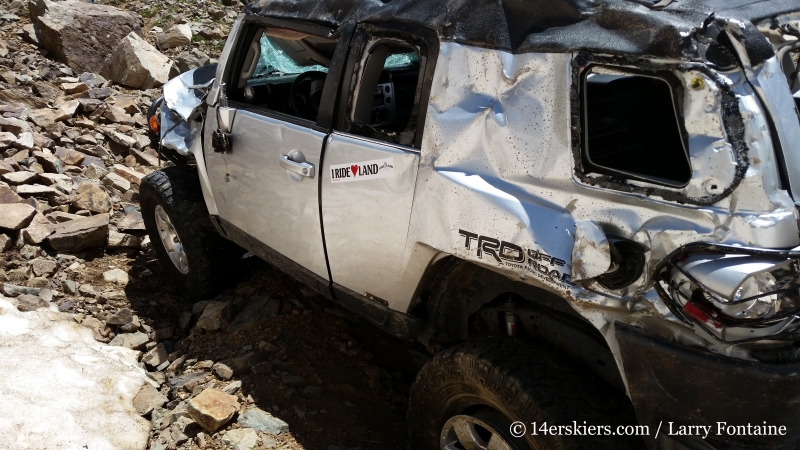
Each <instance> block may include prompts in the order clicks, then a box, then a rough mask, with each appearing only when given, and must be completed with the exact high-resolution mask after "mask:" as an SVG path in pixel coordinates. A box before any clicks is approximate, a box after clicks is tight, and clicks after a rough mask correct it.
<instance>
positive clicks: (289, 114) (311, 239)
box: [204, 18, 349, 291]
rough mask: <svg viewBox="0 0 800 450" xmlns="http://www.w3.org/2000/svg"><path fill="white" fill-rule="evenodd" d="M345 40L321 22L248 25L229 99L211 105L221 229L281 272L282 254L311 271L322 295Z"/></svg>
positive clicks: (230, 76) (210, 150)
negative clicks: (328, 183)
mask: <svg viewBox="0 0 800 450" xmlns="http://www.w3.org/2000/svg"><path fill="white" fill-rule="evenodd" d="M348 40H349V36H348V37H347V39H345V41H348ZM339 41H340V39H339V38H338V37H337V36H335V34H334V32H333V30H330V29H328V28H325V27H322V26H317V25H312V24H308V23H294V22H289V21H272V20H268V19H263V18H259V19H257V20H251V21H246V22H245V23H244V24H243V26H242V30H241V32H240V33H239V37H238V38H237V42H236V43H235V44H234V45H235V48H234V49H233V50H232V52H231V56H230V59H229V62H228V63H227V66H228V67H226V68H225V69H224V76H223V78H224V79H223V80H220V81H224V82H225V83H226V86H224V87H222V88H221V89H222V91H223V92H224V93H225V94H226V97H227V98H221V99H220V101H219V102H218V104H219V105H220V106H217V107H216V108H213V109H211V110H210V111H209V114H208V120H209V122H208V124H207V126H206V131H205V139H206V145H205V149H204V152H205V157H206V161H207V164H208V176H209V179H210V181H211V186H212V191H213V196H214V199H215V201H216V204H217V209H218V212H219V218H220V223H221V226H222V228H223V229H224V230H225V231H226V232H227V233H228V234H229V235H231V237H232V238H234V240H236V241H237V242H239V243H243V242H244V243H246V244H247V245H245V246H247V247H248V248H249V249H250V250H251V251H254V250H253V247H258V249H259V251H254V253H256V254H257V255H259V256H261V257H262V258H265V259H267V260H268V261H270V262H273V263H276V264H279V267H281V268H282V269H288V271H289V272H292V271H293V270H292V269H296V268H297V267H296V266H294V265H292V264H290V266H291V267H287V266H286V265H284V264H282V261H284V260H285V258H282V257H286V258H288V259H289V260H291V261H293V262H294V263H296V264H297V265H299V266H300V267H301V268H304V269H307V270H308V271H310V272H312V273H313V277H312V278H315V279H314V280H311V281H317V285H314V283H310V284H312V286H313V287H315V288H317V290H324V291H328V289H329V288H328V285H329V275H328V269H327V264H326V260H325V253H324V249H323V242H322V230H321V225H320V210H319V165H320V158H321V154H322V149H323V144H324V141H325V138H326V136H327V134H328V131H329V130H330V116H331V114H332V108H333V104H334V102H335V98H336V93H337V91H338V78H340V74H341V69H336V67H335V65H333V64H332V60H335V59H336V58H334V53H335V52H337V51H339V52H342V55H343V56H346V51H347V42H343V43H342V48H338V45H339ZM340 59H344V58H343V57H341V58H340ZM326 90H328V91H330V92H331V94H328V95H327V96H326V94H325V92H326ZM223 97H224V96H223ZM226 104H227V106H226ZM325 111H328V112H327V114H325V113H324V112H325ZM320 116H327V117H328V119H327V120H328V124H327V125H325V124H320V123H319V122H318V119H319V117H320ZM215 132H216V133H217V136H216V137H215V136H214V134H215ZM222 138H226V139H222ZM223 140H227V143H226V144H225V145H222V144H221V143H220V141H223ZM243 245H244V244H243ZM304 281H309V280H307V279H306V280H304Z"/></svg>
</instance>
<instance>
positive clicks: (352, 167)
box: [350, 164, 358, 176]
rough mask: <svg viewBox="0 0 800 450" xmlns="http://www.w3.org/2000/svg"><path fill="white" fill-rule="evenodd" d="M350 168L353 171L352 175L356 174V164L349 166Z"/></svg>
mask: <svg viewBox="0 0 800 450" xmlns="http://www.w3.org/2000/svg"><path fill="white" fill-rule="evenodd" d="M350 170H351V171H353V176H356V175H357V174H358V164H353V165H352V166H350Z"/></svg>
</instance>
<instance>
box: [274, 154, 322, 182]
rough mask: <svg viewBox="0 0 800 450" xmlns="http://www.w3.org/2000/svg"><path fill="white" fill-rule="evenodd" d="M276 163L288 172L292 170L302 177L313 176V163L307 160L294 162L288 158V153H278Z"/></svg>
mask: <svg viewBox="0 0 800 450" xmlns="http://www.w3.org/2000/svg"><path fill="white" fill-rule="evenodd" d="M278 164H280V165H281V167H283V168H284V169H286V170H288V171H289V172H294V173H296V174H298V175H302V176H304V177H309V178H314V165H313V164H311V163H308V162H305V161H303V162H296V161H292V160H291V159H289V155H280V156H279V157H278Z"/></svg>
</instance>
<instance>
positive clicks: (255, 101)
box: [229, 28, 420, 136]
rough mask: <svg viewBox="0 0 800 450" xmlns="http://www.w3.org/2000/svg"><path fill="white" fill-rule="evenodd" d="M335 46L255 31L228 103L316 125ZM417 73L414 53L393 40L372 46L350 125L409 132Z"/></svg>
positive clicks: (292, 33) (324, 41) (299, 35)
mask: <svg viewBox="0 0 800 450" xmlns="http://www.w3.org/2000/svg"><path fill="white" fill-rule="evenodd" d="M337 42H338V41H337V40H336V39H328V38H323V37H318V36H312V35H308V34H305V33H302V32H297V31H291V30H285V29H279V28H261V29H258V30H256V32H255V34H254V36H253V39H252V41H251V42H250V45H249V47H248V48H247V50H246V51H245V52H244V55H243V58H242V60H241V66H240V69H239V72H238V74H239V75H238V80H236V87H235V89H232V92H231V94H230V95H229V98H230V99H231V100H234V101H237V102H241V103H246V104H249V105H253V106H254V107H257V108H261V109H268V110H271V111H276V112H280V113H283V114H288V115H291V116H295V117H300V118H303V119H308V120H312V121H316V119H317V114H318V113H319V107H320V101H321V99H322V90H323V87H324V86H325V79H326V77H327V74H328V69H329V67H330V64H331V58H332V57H333V53H334V51H335V49H336V45H337ZM419 70H420V63H419V56H418V55H417V52H416V50H415V49H414V48H411V47H409V46H407V45H403V44H402V43H400V42H394V41H392V43H382V44H378V45H375V46H374V47H372V48H371V50H370V52H369V54H368V56H367V58H366V61H365V65H364V70H363V71H362V74H361V76H362V78H361V83H360V84H359V86H361V88H360V89H359V91H358V92H359V93H358V94H357V96H358V98H357V99H356V100H355V101H354V105H355V108H354V110H353V115H352V122H353V123H356V124H359V125H362V126H364V125H365V126H368V127H371V128H373V129H375V130H379V131H384V132H390V133H402V132H404V131H406V129H407V128H409V125H411V126H412V127H413V125H415V123H412V124H409V122H410V118H411V117H412V115H413V110H414V100H415V98H416V94H417V83H418V80H419ZM351 131H354V132H358V131H356V130H351ZM411 134H412V136H413V132H412V133H411Z"/></svg>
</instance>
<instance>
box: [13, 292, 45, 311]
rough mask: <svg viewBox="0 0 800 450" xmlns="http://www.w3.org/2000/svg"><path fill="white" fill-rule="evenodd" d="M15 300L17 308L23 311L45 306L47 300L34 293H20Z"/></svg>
mask: <svg viewBox="0 0 800 450" xmlns="http://www.w3.org/2000/svg"><path fill="white" fill-rule="evenodd" d="M17 302H18V303H17V309H18V310H20V311H23V312H26V311H36V310H37V309H39V308H46V307H47V302H46V301H44V300H42V299H41V298H39V297H37V296H35V295H29V294H22V295H20V296H19V297H17Z"/></svg>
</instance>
